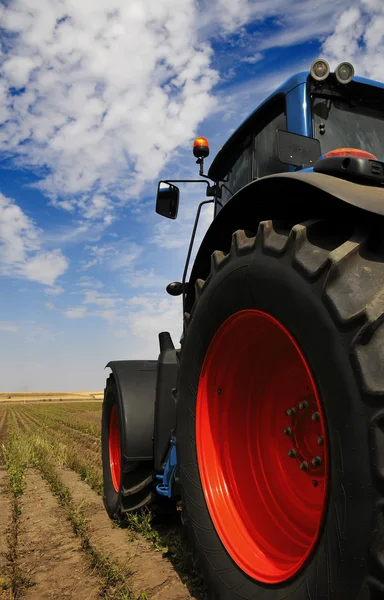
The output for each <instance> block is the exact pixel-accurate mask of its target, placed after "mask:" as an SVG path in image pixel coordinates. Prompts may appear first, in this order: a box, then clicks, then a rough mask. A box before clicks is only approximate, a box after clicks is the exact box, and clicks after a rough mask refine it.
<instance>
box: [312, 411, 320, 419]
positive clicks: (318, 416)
mask: <svg viewBox="0 0 384 600" xmlns="http://www.w3.org/2000/svg"><path fill="white" fill-rule="evenodd" d="M312 421H320V413H318V412H315V413H313V415H312Z"/></svg>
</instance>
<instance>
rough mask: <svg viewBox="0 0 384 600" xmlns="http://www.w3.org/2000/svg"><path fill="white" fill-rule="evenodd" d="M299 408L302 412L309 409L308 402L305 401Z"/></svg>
mask: <svg viewBox="0 0 384 600" xmlns="http://www.w3.org/2000/svg"><path fill="white" fill-rule="evenodd" d="M299 408H300V410H305V409H306V408H308V402H306V401H305V400H304V402H300V404H299Z"/></svg>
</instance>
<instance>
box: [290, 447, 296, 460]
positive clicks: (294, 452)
mask: <svg viewBox="0 0 384 600" xmlns="http://www.w3.org/2000/svg"><path fill="white" fill-rule="evenodd" d="M296 455H297V452H296V450H295V449H294V448H292V450H290V451H289V452H288V456H289V458H296Z"/></svg>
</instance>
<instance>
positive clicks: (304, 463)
mask: <svg viewBox="0 0 384 600" xmlns="http://www.w3.org/2000/svg"><path fill="white" fill-rule="evenodd" d="M308 467H309V465H308V463H307V462H306V461H305V460H304V461H303V462H302V463H301V465H300V469H301V470H302V471H308Z"/></svg>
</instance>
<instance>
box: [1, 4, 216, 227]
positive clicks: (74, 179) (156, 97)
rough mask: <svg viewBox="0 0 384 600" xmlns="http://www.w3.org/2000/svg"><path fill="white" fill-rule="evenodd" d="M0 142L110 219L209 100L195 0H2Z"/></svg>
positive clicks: (60, 196)
mask: <svg viewBox="0 0 384 600" xmlns="http://www.w3.org/2000/svg"><path fill="white" fill-rule="evenodd" d="M0 18H1V22H2V28H3V30H5V31H6V32H8V33H9V34H10V35H9V36H7V37H6V38H4V43H6V44H7V46H8V47H7V52H5V53H4V54H2V56H1V70H0V72H1V75H2V77H3V82H2V87H3V92H4V98H5V103H4V105H5V108H4V111H3V114H2V120H3V127H2V129H1V133H0V150H2V151H5V152H9V153H15V152H16V153H17V154H18V155H19V157H20V160H21V162H22V163H23V164H25V165H29V166H31V167H33V168H35V170H36V169H37V168H41V167H44V175H43V176H42V179H41V180H40V183H39V186H40V188H41V189H42V190H43V191H44V192H45V193H46V194H48V195H49V196H50V197H51V198H52V199H53V201H54V202H55V203H56V205H58V206H61V207H62V208H63V209H65V210H68V211H73V210H74V209H75V208H76V207H77V208H79V209H80V210H81V211H82V213H83V214H84V216H85V217H87V218H90V219H96V218H98V219H99V218H102V219H104V221H105V223H106V224H110V222H111V220H112V216H111V204H112V198H116V197H118V198H126V197H127V196H130V195H132V196H135V195H136V194H137V193H138V191H139V189H140V185H141V183H142V182H143V181H144V180H145V179H151V178H152V177H155V176H156V175H157V173H158V172H159V170H160V169H161V168H162V166H163V165H164V164H165V162H166V160H167V158H168V156H169V155H170V153H172V152H173V151H174V150H175V148H177V147H178V146H182V145H183V144H186V143H187V142H189V141H190V138H191V136H192V135H193V133H194V131H195V129H196V126H197V124H198V123H199V122H200V121H201V120H202V119H203V118H204V117H205V116H206V115H207V113H208V112H209V111H210V109H211V108H212V106H213V104H214V99H213V97H212V95H211V90H212V87H213V86H214V84H215V83H216V82H217V80H218V74H217V73H216V72H215V71H214V70H213V69H212V68H211V67H210V61H211V55H212V50H211V48H210V46H209V45H208V44H207V43H204V42H202V41H201V40H200V39H199V35H198V27H197V6H196V2H195V1H194V0H184V1H183V2H175V0H161V2H153V1H152V0H136V1H135V0H131V1H130V2H125V1H124V0H97V1H96V2H95V1H94V0H82V2H77V3H74V2H72V1H71V0H62V1H60V2H59V1H51V0H41V1H39V2H37V3H33V2H30V0H14V1H13V2H12V3H11V4H10V5H9V6H2V7H1V8H0Z"/></svg>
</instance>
